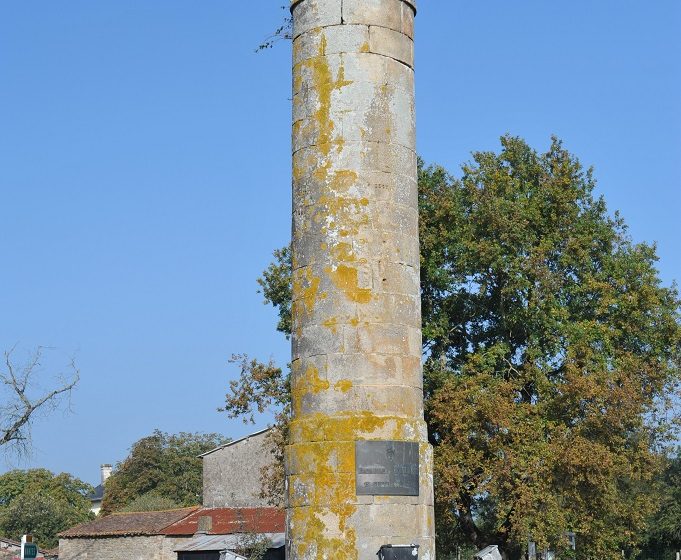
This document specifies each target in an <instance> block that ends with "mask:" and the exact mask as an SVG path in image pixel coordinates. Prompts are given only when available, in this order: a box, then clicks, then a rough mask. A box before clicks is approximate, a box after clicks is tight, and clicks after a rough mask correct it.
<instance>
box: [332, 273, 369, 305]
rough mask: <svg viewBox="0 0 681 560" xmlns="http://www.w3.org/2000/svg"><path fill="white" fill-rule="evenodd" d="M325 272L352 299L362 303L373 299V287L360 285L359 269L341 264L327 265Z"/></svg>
mask: <svg viewBox="0 0 681 560" xmlns="http://www.w3.org/2000/svg"><path fill="white" fill-rule="evenodd" d="M324 272H326V274H327V275H328V276H329V278H330V279H331V281H332V282H333V283H334V285H335V286H336V288H338V289H339V290H341V291H342V292H343V293H344V294H345V296H346V297H347V298H348V299H349V300H350V301H354V302H355V303H362V304H364V303H369V302H370V301H371V289H370V288H360V287H359V271H358V270H357V269H356V268H353V267H350V266H345V265H342V264H341V265H338V266H336V267H326V268H325V269H324Z"/></svg>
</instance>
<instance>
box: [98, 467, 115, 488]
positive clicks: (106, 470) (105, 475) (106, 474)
mask: <svg viewBox="0 0 681 560" xmlns="http://www.w3.org/2000/svg"><path fill="white" fill-rule="evenodd" d="M100 468H101V470H102V484H104V483H105V482H106V479H107V478H109V477H110V476H111V471H113V467H112V466H111V465H102V466H101V467H100Z"/></svg>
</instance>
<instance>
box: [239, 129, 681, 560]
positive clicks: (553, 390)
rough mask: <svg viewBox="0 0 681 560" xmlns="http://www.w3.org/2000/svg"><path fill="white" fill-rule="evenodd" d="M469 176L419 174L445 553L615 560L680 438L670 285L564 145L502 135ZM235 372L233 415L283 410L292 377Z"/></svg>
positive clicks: (265, 283) (278, 280)
mask: <svg viewBox="0 0 681 560" xmlns="http://www.w3.org/2000/svg"><path fill="white" fill-rule="evenodd" d="M462 171H463V173H462V177H461V178H460V179H458V178H454V177H453V176H451V175H450V174H448V173H447V172H446V171H445V170H444V169H442V168H440V167H425V166H424V165H423V164H421V165H420V168H419V210H420V236H421V292H422V304H423V305H422V306H423V342H424V356H425V358H426V363H425V367H424V377H425V389H424V391H425V395H424V396H425V399H426V420H427V422H428V425H429V434H430V439H431V443H432V444H433V445H434V446H435V477H436V479H435V491H436V507H437V520H438V525H439V527H438V538H439V540H438V546H439V548H440V552H441V553H442V554H444V555H446V554H447V553H450V552H451V551H452V550H453V549H454V547H455V546H456V545H458V544H472V545H474V546H480V547H481V546H483V545H485V544H492V543H496V544H500V545H501V547H502V549H503V550H504V551H505V552H506V553H507V554H509V555H511V556H519V554H520V553H521V551H522V548H523V547H524V546H526V543H527V541H528V539H530V538H531V539H532V540H534V541H535V542H536V543H537V545H538V549H539V550H541V549H542V548H543V547H552V548H554V549H561V548H562V547H564V546H565V545H566V544H567V541H566V538H565V533H566V532H567V531H572V532H575V533H576V534H577V555H578V556H580V557H586V556H589V557H599V558H615V557H616V556H619V555H620V554H621V550H622V549H627V550H633V549H635V548H636V546H638V544H639V542H638V541H639V539H640V534H641V531H642V530H643V529H644V527H645V522H646V519H647V518H648V516H649V515H650V514H651V513H652V512H653V511H654V509H655V499H654V493H653V486H654V485H653V478H654V476H655V474H656V473H657V472H658V471H659V469H660V466H661V456H662V455H661V453H660V451H661V450H662V449H663V448H664V446H665V445H666V443H667V442H668V441H669V438H670V437H671V435H672V427H673V426H671V424H670V422H668V421H667V419H668V418H669V417H670V416H669V415H666V414H664V412H666V411H667V410H668V408H669V407H670V406H671V405H672V403H673V398H672V396H673V394H674V393H675V391H676V389H677V383H678V380H679V365H680V361H681V360H680V354H681V352H680V341H681V327H680V322H681V320H680V301H679V296H678V293H677V290H676V287H675V286H672V287H665V286H663V285H662V283H661V281H660V278H659V275H658V272H657V269H656V265H655V263H656V261H657V256H656V252H655V247H654V246H651V245H648V244H645V243H641V244H637V243H634V242H632V240H631V239H630V237H629V236H628V233H627V228H626V225H625V223H624V221H623V220H622V218H621V217H620V216H619V215H618V214H614V216H613V215H611V214H609V213H608V211H607V208H606V204H605V201H604V200H603V199H602V198H600V197H597V196H595V194H594V189H595V181H594V178H593V174H592V171H591V170H590V169H589V170H585V169H584V168H583V167H582V166H581V164H580V163H579V161H578V160H577V158H575V157H574V156H573V155H571V154H570V153H569V152H568V151H567V150H566V149H565V148H564V147H563V145H562V143H561V142H560V141H559V140H557V139H553V141H552V143H551V146H550V148H549V150H548V151H547V152H546V153H541V154H540V153H537V152H536V151H535V150H533V149H532V148H530V146H528V145H527V143H526V142H525V141H523V140H522V139H520V138H514V137H510V136H505V137H503V138H502V139H501V150H500V152H499V153H494V152H476V153H474V154H473V159H472V161H471V162H469V163H468V164H466V165H464V166H463V169H462ZM275 258H276V261H275V262H274V263H273V264H272V265H271V266H270V267H269V268H268V270H267V271H266V272H265V274H264V276H263V278H261V279H260V284H261V286H262V288H263V292H264V294H265V297H266V302H268V303H272V304H274V305H275V306H276V307H277V308H278V310H279V315H280V321H279V324H278V330H280V331H282V332H284V333H286V334H290V332H289V331H290V324H291V323H290V254H289V252H288V250H286V249H283V250H281V251H279V252H277V253H275ZM243 363H244V364H246V365H247V366H249V367H245V368H242V376H241V379H240V380H239V381H238V382H237V383H235V384H233V385H232V387H231V388H230V392H229V394H228V395H227V401H226V407H225V409H226V410H227V412H228V413H230V414H233V415H243V414H249V413H251V412H252V411H253V410H255V408H256V407H257V408H260V409H262V407H263V406H265V405H274V406H278V405H279V403H280V402H281V400H282V398H283V397H285V396H286V395H283V396H282V395H277V394H273V388H274V393H276V391H277V387H278V388H279V390H281V391H284V390H286V388H287V387H288V385H287V374H286V372H283V371H282V370H280V369H278V368H276V367H274V366H273V365H272V364H270V365H269V366H267V365H264V364H261V366H260V367H259V369H258V371H259V375H258V376H257V377H251V376H250V371H251V370H252V369H253V367H252V364H250V362H248V361H247V360H244V361H243ZM249 403H250V407H249ZM283 433H285V431H284V432H283Z"/></svg>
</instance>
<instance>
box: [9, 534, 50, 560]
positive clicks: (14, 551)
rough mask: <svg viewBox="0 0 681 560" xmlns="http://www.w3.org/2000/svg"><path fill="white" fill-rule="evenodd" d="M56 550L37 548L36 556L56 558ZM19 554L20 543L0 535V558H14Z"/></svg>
mask: <svg viewBox="0 0 681 560" xmlns="http://www.w3.org/2000/svg"><path fill="white" fill-rule="evenodd" d="M57 555H58V553H57V551H56V550H44V549H42V548H41V549H39V550H38V558H45V559H54V558H57ZM20 556H21V543H20V542H19V541H14V540H12V539H6V538H5V537H0V560H14V559H15V558H19V557H20Z"/></svg>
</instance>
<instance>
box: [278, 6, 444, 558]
mask: <svg viewBox="0 0 681 560" xmlns="http://www.w3.org/2000/svg"><path fill="white" fill-rule="evenodd" d="M291 11H292V13H293V21H294V30H293V35H294V41H293V58H294V60H293V64H294V67H293V213H294V215H293V337H292V342H293V344H292V353H293V356H292V400H293V414H294V417H293V421H292V425H291V432H290V445H289V447H288V448H287V454H286V461H287V486H288V490H287V494H288V542H287V544H288V553H289V558H290V559H292V560H303V559H304V560H313V559H315V560H316V559H324V560H369V559H372V560H373V559H375V558H376V553H377V551H378V550H379V548H380V547H381V546H382V545H386V544H411V543H415V544H418V545H419V546H420V549H419V557H420V558H423V559H426V560H434V557H435V553H434V549H435V547H434V520H433V483H432V450H431V447H430V446H429V445H428V443H427V437H426V426H425V422H424V420H423V395H422V384H423V381H422V370H421V308H420V294H419V243H418V207H417V203H418V194H417V177H416V153H415V118H414V65H413V30H414V16H415V12H416V5H415V0H293V1H292V5H291Z"/></svg>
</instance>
